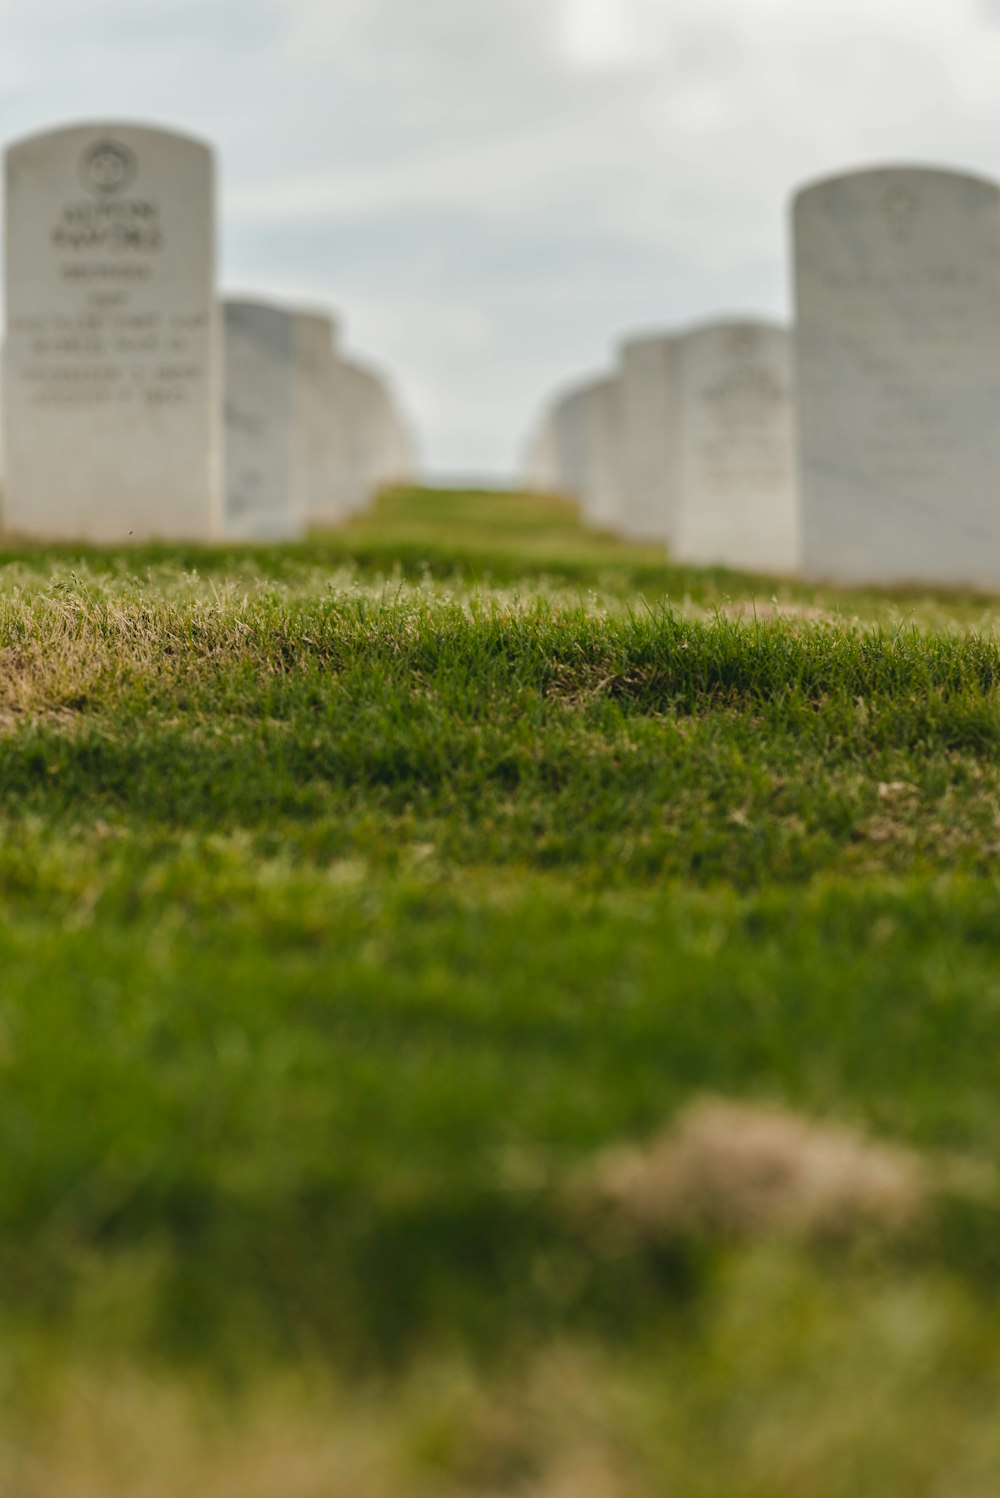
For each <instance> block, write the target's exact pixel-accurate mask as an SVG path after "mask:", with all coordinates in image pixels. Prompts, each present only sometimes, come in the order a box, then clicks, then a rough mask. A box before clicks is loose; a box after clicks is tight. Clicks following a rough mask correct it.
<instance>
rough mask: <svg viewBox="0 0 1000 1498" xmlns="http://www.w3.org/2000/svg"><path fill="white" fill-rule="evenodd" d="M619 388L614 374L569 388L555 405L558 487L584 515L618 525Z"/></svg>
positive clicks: (605, 526)
mask: <svg viewBox="0 0 1000 1498" xmlns="http://www.w3.org/2000/svg"><path fill="white" fill-rule="evenodd" d="M619 395H620V387H619V383H618V380H617V379H616V378H614V377H604V378H602V379H599V380H592V381H590V382H588V383H587V384H586V385H580V386H578V387H576V388H575V389H573V390H570V391H567V392H566V393H565V394H564V395H563V396H561V397H560V398H559V399H558V400H557V401H556V403H555V405H554V406H553V408H552V418H551V420H552V438H551V462H552V473H553V477H554V480H555V487H556V488H557V489H558V490H559V491H560V492H562V493H564V494H568V495H571V496H572V497H573V498H575V499H576V500H577V501H578V502H579V505H580V511H581V514H582V516H583V518H584V519H585V520H586V521H587V522H588V524H590V525H594V526H598V527H600V528H602V529H611V528H614V527H615V526H616V525H617V524H618V522H619V518H620V513H621V411H620V403H619Z"/></svg>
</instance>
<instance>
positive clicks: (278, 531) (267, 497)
mask: <svg viewBox="0 0 1000 1498" xmlns="http://www.w3.org/2000/svg"><path fill="white" fill-rule="evenodd" d="M223 329H224V346H225V412H226V433H225V435H226V532H227V534H228V535H231V536H235V537H238V538H240V539H243V540H282V539H288V538H291V537H295V536H298V535H301V534H302V531H303V529H304V515H303V514H302V513H301V511H299V510H298V509H297V508H296V504H297V498H298V490H299V486H298V485H297V483H296V474H295V463H296V458H297V453H296V448H295V440H294V439H295V424H294V423H295V401H296V376H297V364H296V341H295V335H296V327H295V318H294V316H293V315H292V314H291V313H290V312H287V311H285V310H284V309H282V308H280V307H273V306H269V305H267V304H266V303H263V302H250V301H236V300H229V301H226V302H225V303H224V306H223Z"/></svg>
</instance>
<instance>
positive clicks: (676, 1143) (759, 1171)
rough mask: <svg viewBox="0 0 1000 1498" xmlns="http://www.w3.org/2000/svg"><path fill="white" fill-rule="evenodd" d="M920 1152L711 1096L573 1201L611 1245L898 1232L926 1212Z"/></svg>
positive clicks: (621, 1153) (590, 1176)
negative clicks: (685, 1237)
mask: <svg viewBox="0 0 1000 1498" xmlns="http://www.w3.org/2000/svg"><path fill="white" fill-rule="evenodd" d="M928 1193H929V1177H928V1172H927V1170H926V1168H925V1166H924V1163H923V1162H922V1161H921V1159H920V1158H919V1157H918V1156H917V1155H915V1154H914V1153H912V1152H911V1151H908V1150H905V1149H902V1148H900V1147H898V1146H895V1145H889V1144H884V1143H881V1142H877V1141H875V1140H872V1139H869V1138H867V1137H866V1136H865V1135H864V1134H863V1133H861V1132H860V1131H858V1130H854V1129H850V1128H845V1127H841V1126H838V1125H834V1124H827V1123H816V1122H813V1121H811V1120H809V1119H806V1118H802V1117H800V1116H798V1115H797V1114H794V1113H791V1112H787V1111H784V1110H781V1109H778V1108H769V1107H755V1106H752V1105H748V1104H743V1103H734V1102H726V1101H713V1100H708V1101H703V1102H700V1103H696V1104H695V1105H694V1106H693V1107H692V1108H690V1109H689V1110H688V1111H687V1112H685V1113H683V1114H682V1115H681V1116H680V1118H679V1119H678V1120H677V1122H676V1123H675V1124H674V1125H673V1126H672V1127H671V1128H670V1129H668V1130H667V1131H666V1132H664V1133H662V1134H660V1135H659V1136H658V1137H656V1138H654V1139H653V1140H652V1141H651V1142H650V1143H648V1144H645V1145H638V1146H627V1147H623V1148H619V1149H614V1150H611V1151H608V1152H607V1153H605V1154H603V1155H601V1156H600V1157H599V1158H598V1160H597V1162H596V1163H595V1164H594V1165H592V1166H591V1167H590V1169H589V1170H588V1171H587V1172H586V1173H585V1174H584V1175H583V1176H582V1177H581V1178H580V1179H579V1180H578V1181H577V1183H576V1184H575V1186H574V1188H573V1190H572V1199H573V1201H574V1204H575V1206H576V1208H577V1209H578V1210H580V1209H582V1210H584V1211H585V1212H586V1213H587V1214H588V1216H589V1217H590V1219H591V1221H592V1222H593V1224H594V1226H595V1228H596V1229H597V1230H598V1231H599V1232H600V1233H602V1234H603V1235H604V1236H605V1237H610V1239H611V1240H612V1241H621V1240H623V1239H624V1240H626V1241H632V1242H641V1241H649V1240H655V1239H657V1238H661V1237H665V1236H670V1235H671V1234H673V1233H676V1232H678V1231H682V1232H706V1233H719V1234H723V1235H730V1236H734V1237H758V1236H767V1235H772V1234H773V1235H790V1236H795V1237H799V1238H829V1237H843V1236H849V1235H851V1234H853V1233H856V1232H857V1231H859V1230H861V1229H863V1228H866V1227H867V1228H876V1229H879V1230H882V1231H884V1232H888V1233H897V1232H900V1231H902V1230H904V1229H905V1228H907V1227H909V1226H910V1225H911V1224H913V1223H914V1222H915V1221H916V1220H917V1219H918V1218H919V1217H920V1215H921V1213H922V1211H923V1209H924V1207H925V1205H926V1202H927V1199H928Z"/></svg>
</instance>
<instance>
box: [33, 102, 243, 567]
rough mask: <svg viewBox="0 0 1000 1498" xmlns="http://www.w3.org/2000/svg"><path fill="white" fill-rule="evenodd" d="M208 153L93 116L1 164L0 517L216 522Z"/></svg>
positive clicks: (82, 527) (90, 531) (86, 528)
mask: <svg viewBox="0 0 1000 1498" xmlns="http://www.w3.org/2000/svg"><path fill="white" fill-rule="evenodd" d="M214 265H215V223H214V171H213V162H212V156H211V152H210V151H209V150H208V149H207V148H206V147H205V146H203V145H201V144H199V143H198V142H196V141H193V140H189V139H186V138H184V137H182V136H179V135H175V134H173V133H171V132H167V131H162V130H150V129H146V128H140V127H138V126H134V125H114V124H111V125H108V124H90V125H79V126H75V127H72V128H69V129H65V130H56V131H52V132H49V133H46V134H43V135H36V136H33V137H31V138H30V139H27V140H23V141H21V142H19V143H18V144H16V145H14V146H12V147H11V148H10V150H9V151H8V152H7V160H6V301H7V345H6V353H5V358H4V400H3V407H4V418H5V429H6V443H5V446H6V453H7V458H6V462H7V474H8V483H7V493H6V501H5V507H4V519H5V523H6V526H7V527H8V528H9V529H10V530H12V531H15V532H18V533H21V534H25V535H31V536H38V537H45V538H50V539H85V540H90V541H123V540H125V539H127V538H132V539H134V540H142V539H151V538H162V539H180V538H184V539H198V540H207V539H209V538H211V537H213V536H217V535H218V534H219V533H220V530H221V524H222V394H221V348H220V343H221V340H220V337H219V328H218V310H217V307H216V302H215V269H214Z"/></svg>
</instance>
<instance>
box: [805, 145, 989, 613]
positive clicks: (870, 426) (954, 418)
mask: <svg viewBox="0 0 1000 1498" xmlns="http://www.w3.org/2000/svg"><path fill="white" fill-rule="evenodd" d="M793 221H794V241H795V244H794V249H795V281H796V300H797V316H798V328H797V363H798V384H799V391H798V395H799V451H800V463H801V486H802V514H803V551H804V564H805V567H806V570H807V571H808V572H809V573H810V574H811V575H814V576H817V577H824V578H831V579H835V580H839V581H845V582H863V581H875V582H886V583H891V582H908V581H919V582H932V583H956V584H970V585H979V586H983V587H988V588H996V587H998V586H1000V495H998V485H1000V191H998V190H997V188H996V187H995V186H994V185H993V184H992V183H989V182H985V181H982V180H979V179H976V178H973V177H967V176H961V175H958V174H955V173H951V172H940V171H929V170H925V169H921V168H886V169H878V170H874V171H865V172H858V173H854V174H852V175H849V176H843V177H837V178H832V179H829V180H827V181H823V182H819V183H816V184H814V185H812V186H809V187H807V188H805V189H804V190H803V191H802V192H800V193H799V194H798V196H797V198H796V200H795V203H794V211H793Z"/></svg>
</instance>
